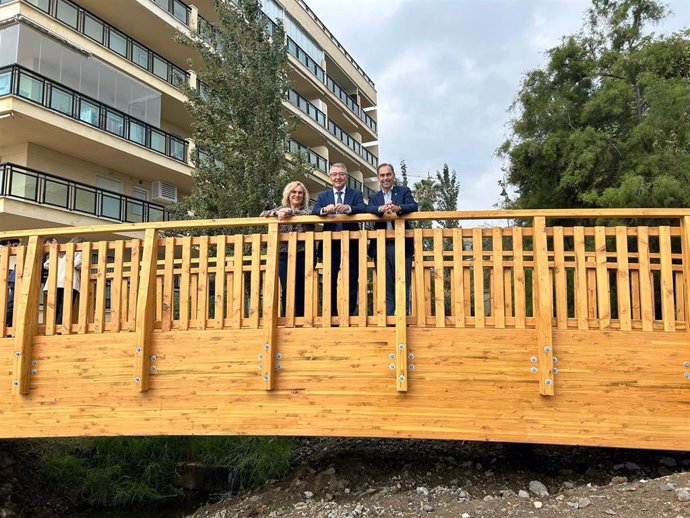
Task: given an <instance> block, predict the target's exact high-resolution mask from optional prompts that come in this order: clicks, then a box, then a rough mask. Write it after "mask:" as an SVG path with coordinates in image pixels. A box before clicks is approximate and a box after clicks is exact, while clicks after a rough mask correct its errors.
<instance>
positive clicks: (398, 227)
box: [379, 219, 411, 392]
mask: <svg viewBox="0 0 690 518" xmlns="http://www.w3.org/2000/svg"><path fill="white" fill-rule="evenodd" d="M379 262H380V263H385V254H384V256H379ZM384 270H385V268H384ZM410 282H411V281H410ZM407 289H409V287H408V286H406V279H405V221H404V220H402V219H396V220H395V359H396V360H395V378H396V382H395V384H396V388H397V390H398V392H407V378H408V376H407V299H406V297H405V294H406V290H407ZM384 292H385V290H384Z"/></svg>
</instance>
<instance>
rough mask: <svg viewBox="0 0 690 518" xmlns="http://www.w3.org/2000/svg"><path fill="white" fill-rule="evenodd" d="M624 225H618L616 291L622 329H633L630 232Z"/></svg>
mask: <svg viewBox="0 0 690 518" xmlns="http://www.w3.org/2000/svg"><path fill="white" fill-rule="evenodd" d="M626 230H627V229H626V228H625V227H622V226H617V227H616V264H617V265H618V267H617V269H616V292H617V294H618V320H619V322H620V328H621V330H622V331H630V330H631V329H632V321H631V317H632V315H631V310H630V269H629V267H628V234H627V231H626Z"/></svg>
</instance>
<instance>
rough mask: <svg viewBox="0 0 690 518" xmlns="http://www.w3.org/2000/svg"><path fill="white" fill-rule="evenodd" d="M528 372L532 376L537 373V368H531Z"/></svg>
mask: <svg viewBox="0 0 690 518" xmlns="http://www.w3.org/2000/svg"><path fill="white" fill-rule="evenodd" d="M529 371H530V372H531V373H532V374H536V373H537V368H536V367H532V368H531V369H530V370H529Z"/></svg>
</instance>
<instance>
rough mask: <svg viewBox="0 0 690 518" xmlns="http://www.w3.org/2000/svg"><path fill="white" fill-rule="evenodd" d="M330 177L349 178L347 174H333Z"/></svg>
mask: <svg viewBox="0 0 690 518" xmlns="http://www.w3.org/2000/svg"><path fill="white" fill-rule="evenodd" d="M328 176H331V177H333V178H343V177H345V176H347V173H331V174H329V175H328Z"/></svg>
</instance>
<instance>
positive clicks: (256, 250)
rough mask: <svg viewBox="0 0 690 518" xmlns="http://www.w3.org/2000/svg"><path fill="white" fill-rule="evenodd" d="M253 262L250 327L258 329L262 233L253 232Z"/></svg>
mask: <svg viewBox="0 0 690 518" xmlns="http://www.w3.org/2000/svg"><path fill="white" fill-rule="evenodd" d="M251 245H252V264H251V271H250V279H251V280H250V287H251V289H250V293H249V327H251V328H252V329H258V327H259V317H260V314H259V309H260V300H259V295H260V291H259V289H260V287H261V235H260V234H252V236H251Z"/></svg>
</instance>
